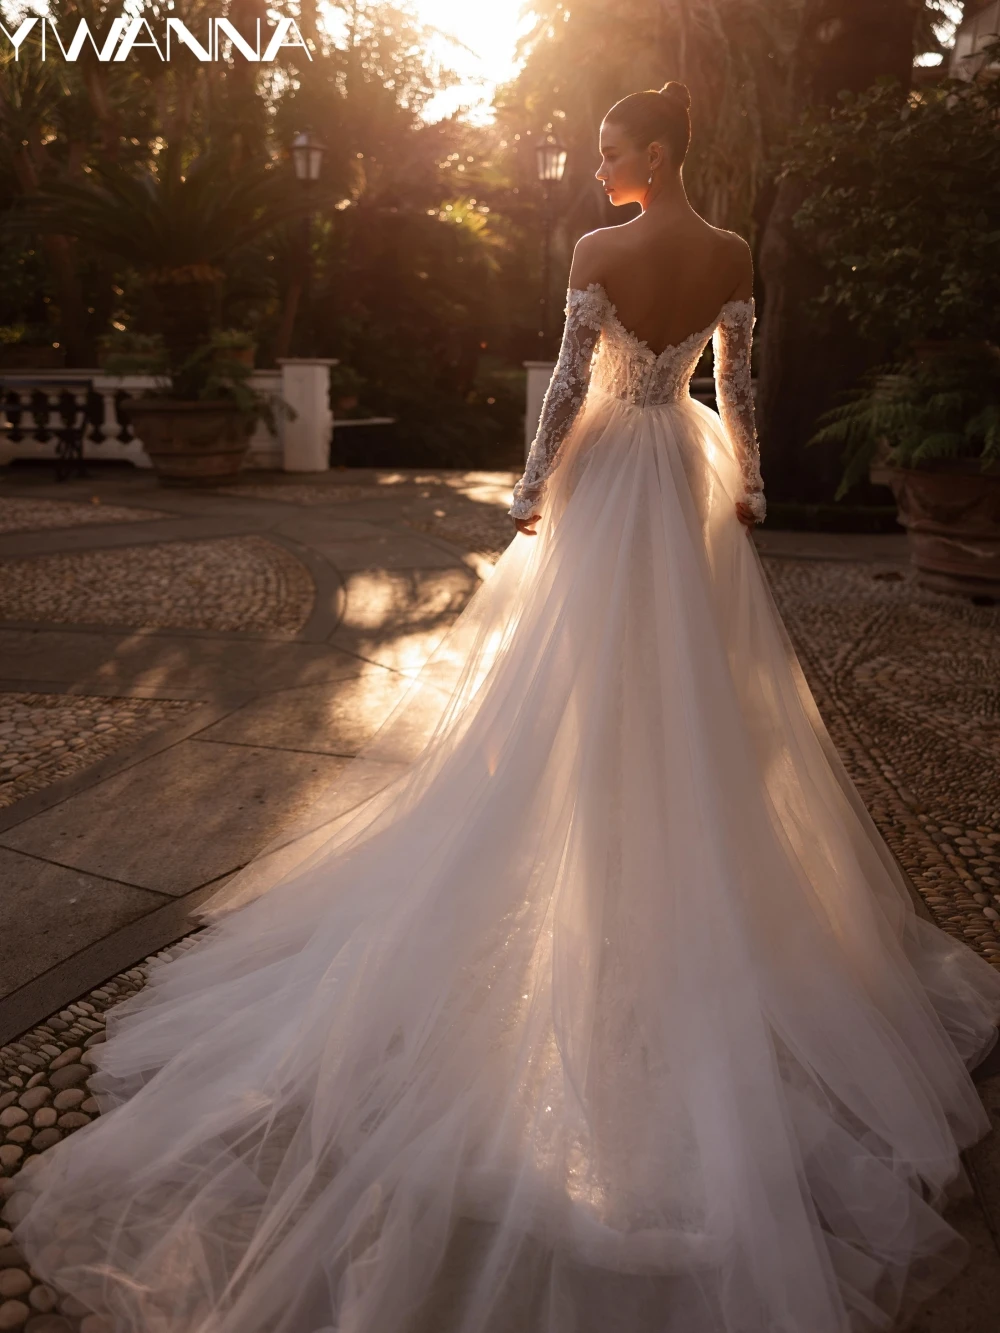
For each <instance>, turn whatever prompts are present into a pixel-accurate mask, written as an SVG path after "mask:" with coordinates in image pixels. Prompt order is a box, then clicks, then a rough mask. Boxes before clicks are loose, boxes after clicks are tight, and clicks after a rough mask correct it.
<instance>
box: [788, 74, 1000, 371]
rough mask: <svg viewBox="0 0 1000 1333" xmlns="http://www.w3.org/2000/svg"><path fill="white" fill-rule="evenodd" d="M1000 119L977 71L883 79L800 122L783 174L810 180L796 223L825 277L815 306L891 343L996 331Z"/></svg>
mask: <svg viewBox="0 0 1000 1333" xmlns="http://www.w3.org/2000/svg"><path fill="white" fill-rule="evenodd" d="M998 117H1000V80H996V79H988V78H982V79H979V80H976V81H964V80H957V79H949V80H944V81H942V82H941V83H938V84H934V85H931V86H928V87H924V88H921V89H919V90H917V91H914V92H912V93H911V94H910V95H909V96H908V97H903V96H902V95H901V93H900V90H899V88H898V86H896V85H894V84H892V83H889V82H884V83H881V84H878V85H876V86H875V87H874V88H872V89H871V90H870V91H868V92H866V93H864V94H861V95H859V96H848V95H845V96H844V97H843V99H842V103H841V105H840V107H838V108H836V109H835V110H834V111H833V112H832V114H830V115H829V116H821V115H818V114H817V115H813V116H811V117H809V118H807V119H806V120H805V121H804V122H803V124H802V125H801V126H800V127H799V129H798V130H797V131H796V133H795V135H794V136H793V138H792V141H791V143H790V145H789V147H788V148H787V150H786V151H785V153H784V157H783V171H784V172H785V173H792V174H794V175H795V176H796V177H798V178H800V179H801V180H802V181H803V182H804V183H805V184H806V186H807V187H808V191H809V193H808V197H807V198H806V200H805V202H804V204H803V206H802V207H801V209H800V210H799V212H798V214H797V215H796V218H795V225H796V227H797V228H798V233H799V236H800V237H801V239H802V242H803V244H804V245H806V246H807V247H808V249H809V250H810V251H811V253H812V254H813V255H814V256H815V257H816V258H817V260H818V261H819V262H820V264H821V265H822V266H823V268H824V269H825V271H826V274H827V284H826V287H825V289H824V291H823V293H822V295H821V297H820V298H819V306H820V308H823V307H839V308H841V309H842V310H844V311H845V312H846V313H847V315H848V316H849V318H850V319H851V321H852V322H853V323H854V325H855V327H856V328H857V329H858V332H859V333H860V334H862V335H863V336H865V337H870V338H872V339H874V340H876V341H880V342H882V343H883V344H884V345H888V346H890V347H892V348H895V349H901V348H903V347H905V346H906V344H907V343H908V342H910V341H911V340H913V339H914V338H921V337H930V338H981V337H987V338H992V339H994V340H997V339H998V338H1000V170H998V166H1000V157H998V139H997V121H998Z"/></svg>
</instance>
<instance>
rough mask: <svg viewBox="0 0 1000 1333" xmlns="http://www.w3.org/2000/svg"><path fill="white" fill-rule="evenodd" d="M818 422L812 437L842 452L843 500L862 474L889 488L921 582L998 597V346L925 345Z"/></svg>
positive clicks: (840, 491) (879, 373) (869, 380)
mask: <svg viewBox="0 0 1000 1333" xmlns="http://www.w3.org/2000/svg"><path fill="white" fill-rule="evenodd" d="M821 421H822V425H821V428H820V430H819V431H817V433H816V434H815V435H814V436H813V439H814V440H815V441H816V442H817V443H830V444H839V445H840V446H842V448H843V451H844V453H843V456H844V464H845V467H844V475H843V479H842V480H841V483H840V487H839V489H838V491H837V498H838V499H839V498H840V497H841V496H842V495H844V494H846V493H847V491H848V490H850V488H851V487H852V486H853V485H854V483H855V482H856V481H857V480H859V479H860V478H861V477H863V476H864V475H865V474H866V473H867V474H868V475H869V476H870V477H871V479H872V480H873V481H875V482H882V483H885V484H888V485H889V486H890V487H891V488H892V493H893V495H894V496H895V499H896V504H897V506H898V510H899V522H900V523H901V524H902V525H903V527H905V528H906V530H907V533H908V534H909V537H910V546H911V558H912V560H913V563H914V565H915V567H916V569H917V573H918V579H919V581H920V582H921V583H922V584H924V585H925V586H927V587H931V588H936V589H938V590H939V591H941V592H957V593H962V594H965V595H971V596H973V597H983V598H988V599H989V600H993V599H994V598H996V597H1000V348H997V347H995V346H993V345H992V344H990V343H980V344H966V345H962V344H961V343H954V344H947V345H945V346H944V347H940V348H935V349H933V350H931V349H929V348H927V347H923V348H921V349H919V350H916V351H915V352H914V354H913V355H912V356H911V357H910V358H909V359H908V360H907V361H905V362H903V363H901V364H898V365H894V366H887V367H882V368H879V369H877V370H875V371H872V372H870V374H869V375H868V377H867V379H866V381H865V383H864V384H863V385H862V386H861V387H860V388H858V389H856V390H855V391H854V392H852V393H851V394H850V395H848V396H847V399H846V401H845V402H843V403H842V404H841V405H840V406H838V407H835V408H833V409H832V411H830V412H827V413H825V414H824V416H823V417H822V418H821Z"/></svg>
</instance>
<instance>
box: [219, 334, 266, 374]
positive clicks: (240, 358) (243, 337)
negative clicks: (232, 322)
mask: <svg viewBox="0 0 1000 1333" xmlns="http://www.w3.org/2000/svg"><path fill="white" fill-rule="evenodd" d="M212 347H213V348H214V351H215V359H216V361H218V362H225V361H237V362H239V363H240V365H244V366H248V367H249V368H250V369H251V370H252V369H253V361H254V353H255V352H256V351H257V344H256V342H255V341H254V337H253V334H251V333H247V332H246V330H245V329H219V330H217V331H216V332H215V333H213V335H212Z"/></svg>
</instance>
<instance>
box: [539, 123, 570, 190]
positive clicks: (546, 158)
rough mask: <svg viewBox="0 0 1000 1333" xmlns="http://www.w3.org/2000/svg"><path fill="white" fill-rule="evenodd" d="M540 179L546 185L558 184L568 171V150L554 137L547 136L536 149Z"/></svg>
mask: <svg viewBox="0 0 1000 1333" xmlns="http://www.w3.org/2000/svg"><path fill="white" fill-rule="evenodd" d="M535 163H536V168H537V171H538V179H539V180H540V181H544V182H545V183H546V184H548V183H550V182H551V183H553V184H557V183H558V182H559V181H561V180H562V178H563V172H564V171H565V170H566V149H565V147H564V145H563V144H561V143H560V142H559V140H558V139H557V138H555V136H554V135H551V134H547V135H546V136H545V138H544V139H543V140H542V142H541V143H540V144H538V145H537V147H536V148H535Z"/></svg>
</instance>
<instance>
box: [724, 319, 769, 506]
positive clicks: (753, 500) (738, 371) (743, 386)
mask: <svg viewBox="0 0 1000 1333" xmlns="http://www.w3.org/2000/svg"><path fill="white" fill-rule="evenodd" d="M753 326H754V303H753V300H752V299H751V300H749V301H727V302H726V304H725V305H724V306H723V307H722V318H721V319H720V321H719V323H718V325H717V326H716V330H715V333H714V335H713V338H712V348H713V351H714V352H715V397H716V401H717V403H718V405H719V416H720V417H721V418H722V424H723V425H724V426H725V428H726V432H727V434H728V435H729V438H730V440H732V443H733V448H734V449H735V450H736V456H737V458H738V459H739V462H740V468H741V470H742V473H743V489H742V492H741V494H740V495H738V496H737V499H738V500H742V501H743V502H744V503H745V504H746V505H747V507H748V508H749V509H750V512H751V513H752V514H753V516H754V518H755V519H756V520H757V522H758V523H762V522H763V521H764V516H765V514H766V512H767V507H766V504H765V502H764V483H763V481H762V480H761V476H760V448H759V446H758V444H757V427H756V421H755V418H754V405H753V388H752V385H751V383H750V346H751V341H752V337H753Z"/></svg>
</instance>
